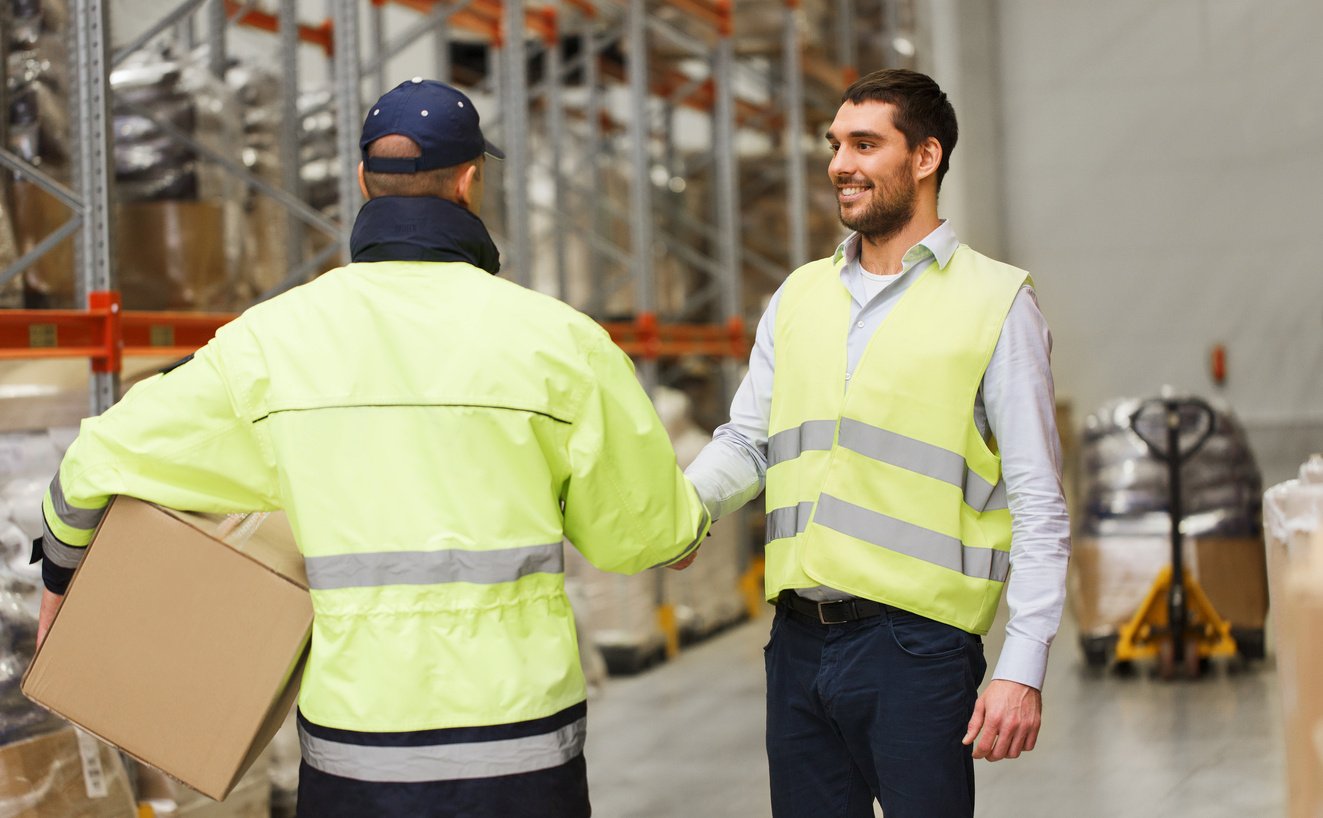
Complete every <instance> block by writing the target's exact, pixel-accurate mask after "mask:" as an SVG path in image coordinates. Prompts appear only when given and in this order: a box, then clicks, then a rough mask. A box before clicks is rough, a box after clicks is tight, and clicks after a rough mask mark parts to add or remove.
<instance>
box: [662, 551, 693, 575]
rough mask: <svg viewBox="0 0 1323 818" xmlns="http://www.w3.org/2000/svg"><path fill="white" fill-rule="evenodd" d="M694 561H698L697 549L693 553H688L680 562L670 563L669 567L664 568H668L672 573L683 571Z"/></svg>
mask: <svg viewBox="0 0 1323 818" xmlns="http://www.w3.org/2000/svg"><path fill="white" fill-rule="evenodd" d="M696 559H698V549H697V548H695V549H694V550H693V551H690V552H689V556H687V557H685V558H684V559H682V560H680V561H679V562H673V563H671V564H670V565H668V566H666V567H667V568H669V569H671V570H672V571H683V570H684V569H686V568H688V567H689V566H691V565H693V564H694V560H696Z"/></svg>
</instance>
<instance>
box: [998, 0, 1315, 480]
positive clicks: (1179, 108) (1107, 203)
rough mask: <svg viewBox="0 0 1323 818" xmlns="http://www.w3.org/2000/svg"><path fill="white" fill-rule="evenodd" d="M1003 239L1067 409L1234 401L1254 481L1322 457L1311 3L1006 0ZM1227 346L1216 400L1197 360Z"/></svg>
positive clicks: (1001, 23)
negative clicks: (1185, 395) (1034, 307)
mask: <svg viewBox="0 0 1323 818" xmlns="http://www.w3.org/2000/svg"><path fill="white" fill-rule="evenodd" d="M998 12H999V14H998V20H997V25H996V27H995V31H996V32H997V33H996V34H995V36H996V37H997V38H998V40H999V44H1000V48H999V51H1000V56H999V60H998V65H999V72H1000V73H999V76H1000V90H1001V97H1000V100H1001V104H1000V121H999V127H1000V132H1001V137H1002V139H1001V141H1002V148H1003V152H1002V155H1003V157H1004V159H1003V164H1002V167H1001V176H1002V179H1003V192H1004V199H1003V201H1004V217H1003V222H1004V226H1005V234H1004V237H1003V238H1004V246H1005V249H1006V257H1007V259H1008V260H1009V261H1011V262H1013V263H1015V264H1018V265H1021V266H1024V267H1026V268H1028V269H1029V270H1031V271H1032V272H1033V273H1034V275H1035V278H1036V280H1037V283H1038V289H1039V293H1040V298H1041V301H1042V305H1043V308H1044V310H1045V312H1046V313H1047V316H1048V318H1049V320H1050V321H1051V324H1052V327H1053V332H1054V335H1055V338H1056V348H1055V354H1054V369H1055V372H1056V378H1057V387H1058V393H1059V395H1061V396H1063V397H1068V398H1070V399H1072V400H1073V401H1074V403H1075V407H1076V416H1077V417H1082V416H1083V414H1085V413H1087V412H1088V411H1090V410H1092V409H1093V408H1094V407H1096V406H1097V405H1098V404H1099V403H1100V402H1101V401H1103V400H1105V399H1106V398H1108V397H1110V396H1114V395H1122V394H1131V395H1136V394H1154V393H1156V392H1157V390H1159V389H1160V388H1161V387H1162V386H1163V385H1164V384H1170V385H1173V386H1175V387H1177V388H1178V389H1184V390H1189V391H1192V392H1196V393H1200V394H1204V395H1214V396H1220V397H1223V398H1225V399H1226V400H1227V401H1228V402H1229V403H1230V404H1231V406H1232V407H1233V408H1234V409H1235V410H1236V411H1237V412H1238V414H1239V415H1240V416H1241V417H1242V419H1243V420H1244V421H1245V422H1246V423H1247V425H1248V426H1249V427H1250V432H1251V441H1252V443H1253V444H1254V447H1255V451H1256V454H1257V456H1258V458H1259V461H1260V465H1261V466H1262V467H1263V469H1264V471H1265V478H1266V479H1267V480H1269V481H1275V480H1279V479H1283V478H1285V477H1288V476H1291V474H1292V473H1293V472H1294V470H1295V467H1296V466H1297V465H1298V464H1299V463H1300V462H1301V461H1302V460H1303V459H1304V456H1305V455H1306V454H1307V453H1308V452H1309V451H1320V450H1323V377H1320V375H1323V262H1321V261H1320V257H1319V252H1318V244H1319V227H1318V225H1319V217H1320V215H1321V214H1323V137H1321V136H1320V135H1321V134H1323V49H1320V48H1319V47H1318V46H1319V43H1320V42H1323V4H1321V3H1319V2H1318V0H1271V2H1263V0H1166V1H1165V2H1161V3H1155V2H1152V0H1113V2H1108V3H1098V2H1094V0H1054V1H1053V2H1048V1H1047V0H999V3H998ZM1217 343H1223V344H1225V345H1226V347H1227V350H1228V363H1229V367H1228V372H1229V375H1228V379H1227V382H1226V385H1225V387H1224V388H1222V389H1218V388H1216V387H1215V386H1214V385H1213V383H1212V381H1211V378H1210V375H1209V366H1208V358H1209V349H1210V347H1212V346H1213V345H1214V344H1217Z"/></svg>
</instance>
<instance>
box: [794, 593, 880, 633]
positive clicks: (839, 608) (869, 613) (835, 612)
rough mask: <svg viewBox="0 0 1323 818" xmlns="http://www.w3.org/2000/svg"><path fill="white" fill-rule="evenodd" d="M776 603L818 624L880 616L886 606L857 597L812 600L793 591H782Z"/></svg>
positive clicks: (839, 622) (838, 623)
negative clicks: (836, 599) (832, 600)
mask: <svg viewBox="0 0 1323 818" xmlns="http://www.w3.org/2000/svg"><path fill="white" fill-rule="evenodd" d="M776 604H777V605H778V606H780V607H782V608H785V609H786V610H787V611H789V612H790V613H792V614H798V615H799V616H802V617H804V618H805V619H809V620H811V621H813V622H816V623H817V624H820V625H841V624H844V623H846V622H855V621H857V620H860V619H870V618H872V617H874V616H882V615H883V614H885V613H886V612H887V608H888V606H887V605H884V604H882V603H881V602H874V601H873V600H871V599H860V598H858V597H856V598H854V599H842V600H839V601H837V602H814V601H813V600H811V599H805V598H804V597H802V596H800V595H799V594H797V593H795V592H794V591H782V592H781V595H780V596H778V597H777V598H776Z"/></svg>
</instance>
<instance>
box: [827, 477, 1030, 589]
mask: <svg viewBox="0 0 1323 818" xmlns="http://www.w3.org/2000/svg"><path fill="white" fill-rule="evenodd" d="M813 520H814V522H816V523H817V524H818V525H821V526H825V527H827V528H830V529H832V530H833V531H839V532H840V533H842V534H845V535H847V536H850V537H854V538H855V539H856V540H863V541H864V542H867V543H872V544H873V545H876V546H878V547H880V548H885V549H887V550H888V551H895V552H897V553H899V554H905V555H906V556H909V557H914V558H915V559H919V560H923V561H924V562H930V563H932V564H933V565H940V566H941V567H943V568H949V569H951V570H952V571H959V572H960V573H962V574H964V575H965V576H967V577H972V578H974V579H990V580H992V581H994V582H1005V581H1006V577H1007V576H1008V575H1009V574H1010V570H1011V555H1010V554H1009V553H1007V552H1005V551H998V550H996V549H992V548H974V547H971V546H968V545H965V544H964V543H962V542H961V541H960V540H958V539H956V538H955V537H948V536H947V535H945V534H942V533H939V532H937V531H932V530H931V529H927V528H922V527H920V526H917V525H914V524H913V523H907V522H904V521H903V520H897V519H896V518H894V517H888V516H887V515H885V514H879V513H878V512H876V511H870V510H869V509H866V508H863V507H861V506H856V505H854V504H853V503H847V502H845V501H844V500H839V499H837V498H835V497H832V496H831V495H829V494H824V495H822V496H820V497H819V498H818V513H817V515H816V516H815V517H814V518H813Z"/></svg>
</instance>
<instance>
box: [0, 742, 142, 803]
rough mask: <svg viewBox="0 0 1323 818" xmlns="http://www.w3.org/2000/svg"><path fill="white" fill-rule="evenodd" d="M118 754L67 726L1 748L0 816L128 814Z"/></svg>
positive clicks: (124, 777)
mask: <svg viewBox="0 0 1323 818" xmlns="http://www.w3.org/2000/svg"><path fill="white" fill-rule="evenodd" d="M137 814H138V809H137V806H136V804H135V803H134V800H133V793H132V792H131V790H130V787H129V777H128V774H127V773H126V772H125V770H124V764H123V762H121V761H120V758H119V754H118V753H116V752H115V751H114V750H112V749H111V748H109V747H107V746H106V745H104V744H102V743H101V742H99V741H97V740H96V739H94V738H92V737H91V736H88V735H82V736H79V735H78V732H77V731H76V730H75V729H74V728H72V727H65V728H63V729H61V730H57V731H56V732H54V733H47V734H45V735H42V736H36V737H35V738H30V739H26V740H24V741H17V742H14V743H13V744H7V745H5V746H3V747H0V815H3V816H4V817H5V818H133V816H136V815H137Z"/></svg>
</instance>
